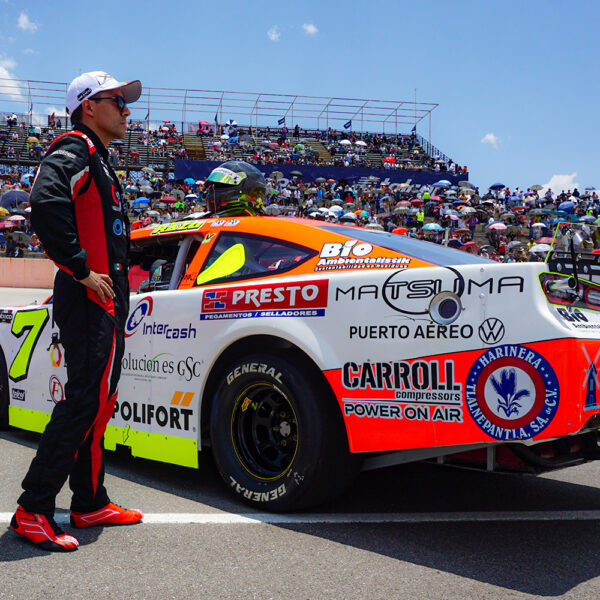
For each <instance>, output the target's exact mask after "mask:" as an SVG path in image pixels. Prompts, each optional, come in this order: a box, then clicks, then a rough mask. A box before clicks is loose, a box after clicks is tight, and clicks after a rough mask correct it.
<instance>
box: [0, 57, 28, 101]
mask: <svg viewBox="0 0 600 600" xmlns="http://www.w3.org/2000/svg"><path fill="white" fill-rule="evenodd" d="M16 66H17V63H16V62H15V61H14V60H13V59H12V58H9V57H8V56H5V55H4V54H0V93H2V95H7V96H8V97H9V98H12V99H13V100H23V93H22V92H21V84H20V83H19V82H18V81H16V78H15V76H14V75H13V74H12V73H11V71H12V69H14V68H15V67H16Z"/></svg>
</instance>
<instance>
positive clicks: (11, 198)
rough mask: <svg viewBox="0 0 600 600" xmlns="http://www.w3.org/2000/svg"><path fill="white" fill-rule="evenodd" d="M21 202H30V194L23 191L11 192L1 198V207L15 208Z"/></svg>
mask: <svg viewBox="0 0 600 600" xmlns="http://www.w3.org/2000/svg"><path fill="white" fill-rule="evenodd" d="M21 202H29V194H28V193H27V192H24V191H23V190H10V191H9V192H5V193H4V194H3V195H2V198H0V206H3V207H4V208H14V207H15V206H17V204H20V203H21Z"/></svg>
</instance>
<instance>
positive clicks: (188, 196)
mask: <svg viewBox="0 0 600 600" xmlns="http://www.w3.org/2000/svg"><path fill="white" fill-rule="evenodd" d="M196 198H198V196H196V194H187V196H186V197H185V199H186V200H196Z"/></svg>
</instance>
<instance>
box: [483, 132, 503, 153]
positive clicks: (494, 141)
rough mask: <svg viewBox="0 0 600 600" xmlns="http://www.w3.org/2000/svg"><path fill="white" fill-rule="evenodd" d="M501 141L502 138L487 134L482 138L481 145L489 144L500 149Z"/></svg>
mask: <svg viewBox="0 0 600 600" xmlns="http://www.w3.org/2000/svg"><path fill="white" fill-rule="evenodd" d="M499 141H500V138H499V137H498V136H497V135H494V134H493V133H486V134H485V135H484V136H483V137H482V138H481V143H482V144H489V145H490V146H492V148H496V149H497V148H498V142H499Z"/></svg>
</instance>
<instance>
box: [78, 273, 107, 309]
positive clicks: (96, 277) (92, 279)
mask: <svg viewBox="0 0 600 600" xmlns="http://www.w3.org/2000/svg"><path fill="white" fill-rule="evenodd" d="M79 283H83V285H85V286H86V287H89V288H90V289H91V290H92V291H93V292H96V294H98V296H100V300H101V301H102V304H104V303H105V302H106V298H108V299H109V300H112V299H113V298H114V297H115V292H114V290H113V288H112V285H113V282H112V279H111V278H110V277H109V276H108V275H104V274H102V273H96V272H95V271H90V274H89V275H88V276H87V277H85V278H84V279H80V280H79Z"/></svg>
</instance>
